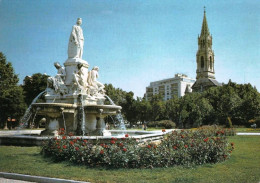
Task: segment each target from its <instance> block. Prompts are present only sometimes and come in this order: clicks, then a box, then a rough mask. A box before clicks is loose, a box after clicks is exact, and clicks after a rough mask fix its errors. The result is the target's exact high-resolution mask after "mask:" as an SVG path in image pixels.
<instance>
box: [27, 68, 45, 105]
mask: <svg viewBox="0 0 260 183" xmlns="http://www.w3.org/2000/svg"><path fill="white" fill-rule="evenodd" d="M48 77H49V76H48V75H46V74H41V73H35V74H33V75H32V76H26V77H25V78H24V85H23V90H24V96H25V102H26V104H27V105H30V104H31V102H32V101H33V99H34V98H35V97H36V96H37V95H38V94H39V93H41V92H42V91H44V90H45V89H46V87H47V78H48ZM42 100H44V98H42Z"/></svg>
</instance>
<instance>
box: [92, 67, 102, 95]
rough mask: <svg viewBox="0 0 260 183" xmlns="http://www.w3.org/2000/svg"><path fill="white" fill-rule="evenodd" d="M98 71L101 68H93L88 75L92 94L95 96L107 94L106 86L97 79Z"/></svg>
mask: <svg viewBox="0 0 260 183" xmlns="http://www.w3.org/2000/svg"><path fill="white" fill-rule="evenodd" d="M98 71H99V68H98V67H97V66H95V67H93V69H92V70H91V71H89V73H88V84H89V86H90V89H89V90H90V94H91V95H95V94H98V93H100V94H105V90H104V88H105V86H104V85H103V84H102V83H100V82H99V81H98V80H97V78H98Z"/></svg>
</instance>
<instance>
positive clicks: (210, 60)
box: [209, 56, 213, 70]
mask: <svg viewBox="0 0 260 183" xmlns="http://www.w3.org/2000/svg"><path fill="white" fill-rule="evenodd" d="M209 65H210V69H211V70H212V66H213V64H212V58H211V56H210V57H209Z"/></svg>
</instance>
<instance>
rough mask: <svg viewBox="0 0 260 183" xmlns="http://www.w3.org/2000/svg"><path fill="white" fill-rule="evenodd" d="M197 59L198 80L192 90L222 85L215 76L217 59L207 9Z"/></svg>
mask: <svg viewBox="0 0 260 183" xmlns="http://www.w3.org/2000/svg"><path fill="white" fill-rule="evenodd" d="M196 61H197V70H196V82H195V83H194V85H193V86H192V91H193V92H202V91H204V90H206V89H208V88H210V87H212V86H220V85H221V84H220V83H219V82H218V81H217V80H216V78H215V67H214V64H215V59H214V51H213V50H212V35H210V32H209V28H208V23H207V18H206V11H205V9H204V17H203V22H202V28H201V33H200V35H199V37H198V51H197V55H196Z"/></svg>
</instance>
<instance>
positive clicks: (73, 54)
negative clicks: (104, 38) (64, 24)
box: [0, 18, 162, 145]
mask: <svg viewBox="0 0 260 183" xmlns="http://www.w3.org/2000/svg"><path fill="white" fill-rule="evenodd" d="M81 23H82V20H81V18H78V20H77V24H76V25H74V26H73V28H72V31H71V34H70V38H69V44H68V59H67V60H66V61H65V62H64V67H63V66H61V64H60V63H58V62H55V63H54V66H55V67H56V69H57V74H56V76H54V77H49V78H48V80H47V83H48V84H47V88H46V90H45V91H44V92H42V93H40V94H39V95H38V96H37V97H36V98H35V99H34V101H33V102H32V104H31V105H30V107H29V108H28V110H27V111H26V113H25V115H24V117H23V118H22V123H23V127H24V126H28V120H29V119H30V117H31V116H32V115H33V114H34V117H35V116H36V115H41V116H44V117H45V118H46V125H45V130H43V131H41V132H40V137H33V139H32V138H31V137H30V138H29V137H26V138H25V137H24V136H22V139H23V140H24V139H29V140H28V141H27V142H25V143H24V144H25V145H28V144H31V145H39V144H41V143H40V142H41V141H43V140H46V137H47V136H57V135H58V131H59V129H60V128H63V129H64V130H65V133H66V134H69V133H72V134H74V135H75V137H77V136H81V138H87V139H92V140H94V139H96V140H97V139H103V140H105V139H110V138H111V132H112V133H113V134H116V135H121V136H124V135H123V134H124V131H125V130H126V129H125V126H124V120H123V118H122V115H121V106H117V105H115V104H114V102H113V101H112V100H111V99H110V98H109V97H108V96H106V94H105V90H104V85H103V84H102V83H100V82H99V81H98V80H97V78H98V71H99V68H98V67H97V66H95V67H93V69H92V70H90V71H89V70H88V68H89V64H88V62H87V61H85V60H83V59H82V54H83V45H84V36H83V31H82V29H81V27H80V25H81ZM45 93H46V95H45V99H46V102H45V103H36V100H37V99H38V98H39V97H40V96H41V95H43V94H45ZM106 99H107V100H109V101H110V105H105V103H104V102H105V100H106ZM108 115H110V116H111V115H115V116H116V119H117V121H118V126H119V128H120V130H110V131H108V130H106V129H105V126H106V125H105V121H104V118H105V117H106V116H108ZM128 133H131V134H132V137H135V136H136V135H138V137H135V138H139V139H142V138H145V137H144V135H145V136H147V135H148V136H147V137H149V138H150V137H152V138H155V139H158V138H161V136H162V134H161V133H156V134H155V133H153V132H145V131H144V132H140V131H128ZM0 136H1V135H0ZM15 138H16V139H19V138H21V134H19V137H17V136H16V137H15ZM37 138H38V141H40V142H37ZM33 140H35V141H36V143H32V141H33ZM7 141H8V140H7ZM10 141H12V139H11V140H10V139H9V144H10ZM1 142H2V144H6V143H3V142H6V139H5V140H4V139H3V138H2V137H1V138H0V144H1ZM20 143H21V142H20ZM7 144H8V143H7ZM11 144H12V143H11Z"/></svg>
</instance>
